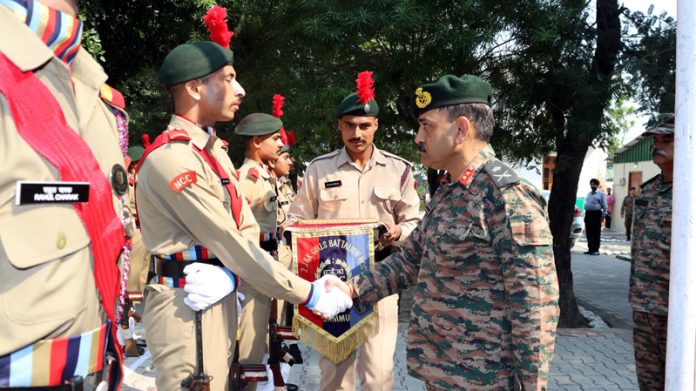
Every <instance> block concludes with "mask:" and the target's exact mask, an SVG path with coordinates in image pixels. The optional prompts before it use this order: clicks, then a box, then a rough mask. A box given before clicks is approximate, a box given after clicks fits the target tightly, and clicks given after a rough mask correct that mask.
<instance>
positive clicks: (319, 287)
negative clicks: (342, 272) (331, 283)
mask: <svg viewBox="0 0 696 391" xmlns="http://www.w3.org/2000/svg"><path fill="white" fill-rule="evenodd" d="M332 279H333V280H338V281H340V279H339V278H338V277H336V276H334V275H332V274H326V275H324V276H322V277H321V278H320V279H318V280H316V281H314V282H313V283H312V287H313V289H312V297H310V298H309V300H308V301H307V303H306V304H305V305H306V306H307V308H309V309H310V310H313V311H317V312H320V313H322V314H323V315H324V316H326V317H328V318H333V317H334V316H336V315H338V314H340V313H341V312H343V311H345V310H347V309H350V308H352V307H353V300H352V299H351V298H350V297H348V295H347V294H345V292H343V291H342V290H341V289H340V288H336V287H332V288H331V290H330V291H329V292H327V291H326V281H328V280H332ZM341 283H342V282H341Z"/></svg>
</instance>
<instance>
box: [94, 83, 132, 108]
mask: <svg viewBox="0 0 696 391" xmlns="http://www.w3.org/2000/svg"><path fill="white" fill-rule="evenodd" d="M99 97H100V98H101V99H102V100H103V101H104V102H106V103H108V104H110V105H111V106H114V107H117V108H119V109H121V110H125V109H126V99H125V98H124V97H123V94H121V92H119V90H117V89H115V88H113V87H111V86H110V85H108V84H106V83H104V84H102V86H101V87H100V88H99Z"/></svg>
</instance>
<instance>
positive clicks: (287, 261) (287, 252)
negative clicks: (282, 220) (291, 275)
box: [277, 243, 292, 325]
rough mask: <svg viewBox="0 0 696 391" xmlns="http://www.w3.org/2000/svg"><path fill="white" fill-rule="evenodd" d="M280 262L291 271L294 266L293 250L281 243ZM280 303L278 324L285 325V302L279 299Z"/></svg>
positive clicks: (279, 247)
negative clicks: (291, 266)
mask: <svg viewBox="0 0 696 391" xmlns="http://www.w3.org/2000/svg"><path fill="white" fill-rule="evenodd" d="M278 261H279V262H280V264H281V265H283V266H285V267H286V268H288V270H289V269H290V265H291V264H292V249H290V247H288V246H286V245H284V244H282V243H280V244H279V245H278ZM277 301H278V324H279V325H284V324H286V322H285V308H284V307H285V302H284V301H283V300H280V299H277Z"/></svg>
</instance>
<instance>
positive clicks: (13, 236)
mask: <svg viewBox="0 0 696 391" xmlns="http://www.w3.org/2000/svg"><path fill="white" fill-rule="evenodd" d="M0 37H3V38H2V39H0V52H2V53H3V54H4V55H5V56H7V57H8V58H9V59H10V61H12V62H14V63H15V64H16V65H17V66H18V67H19V68H20V69H22V70H25V71H33V72H34V74H35V75H36V76H37V77H38V78H39V79H40V80H41V81H42V82H43V83H44V84H45V85H46V86H47V87H48V89H49V90H50V91H51V92H52V93H53V95H54V96H55V98H56V99H57V101H58V103H59V105H60V107H61V108H62V110H63V115H64V117H65V120H66V121H67V124H68V125H69V126H70V127H71V128H72V129H74V130H75V131H76V132H78V133H79V134H80V136H81V137H82V138H83V139H84V140H85V142H86V143H87V144H88V145H89V147H90V149H91V151H92V153H93V154H94V157H95V158H96V160H97V162H98V163H99V166H100V168H101V171H102V172H103V173H104V176H105V177H106V178H107V179H108V178H109V173H110V171H111V168H112V167H113V166H114V165H116V164H120V165H123V164H124V162H123V155H122V154H121V151H120V149H119V146H118V131H117V128H116V120H115V118H114V115H113V113H112V112H111V110H110V109H109V108H108V106H107V105H106V104H105V103H104V102H103V101H102V100H101V99H100V98H99V89H100V87H101V86H102V84H104V82H105V81H106V79H107V76H106V74H105V73H104V71H103V70H102V68H101V66H99V64H98V63H97V62H96V61H95V60H94V59H93V58H92V57H90V55H89V54H88V53H87V52H86V51H85V50H84V49H80V50H79V52H78V54H77V56H76V57H75V59H74V61H73V63H72V72H71V70H70V69H69V68H68V66H67V65H66V64H65V63H64V62H63V61H61V60H60V59H58V58H57V57H55V56H54V55H53V52H52V51H51V50H49V49H48V48H47V47H46V45H44V43H43V42H42V41H41V40H40V39H39V38H38V37H37V36H36V35H35V34H34V33H33V32H32V31H31V30H29V28H28V27H27V26H25V25H24V24H22V23H21V22H20V21H19V20H17V18H16V17H15V16H13V15H12V14H11V13H10V12H9V11H8V10H7V9H6V8H4V7H2V6H0ZM46 131H47V132H50V131H51V129H50V127H47V128H46ZM20 180H30V181H51V182H55V181H59V180H60V178H59V175H58V171H57V170H56V169H55V168H54V167H53V166H51V165H50V164H48V163H47V162H46V161H45V160H44V159H43V158H42V157H41V156H39V155H38V154H37V153H36V152H35V151H34V150H33V149H32V148H31V147H30V146H29V145H28V144H27V143H26V142H24V140H23V139H22V138H21V137H20V136H19V134H18V133H17V129H16V127H15V123H14V120H13V118H12V116H11V114H10V108H9V106H8V103H7V100H6V99H5V97H4V96H2V95H0V276H2V278H0V325H1V326H0V356H2V355H5V354H7V353H10V352H12V351H15V350H17V349H19V348H22V347H24V346H26V345H29V344H31V343H33V342H35V341H37V340H39V339H42V338H55V337H60V336H76V335H79V334H81V333H82V332H85V331H88V330H92V329H94V328H96V327H98V326H99V325H100V324H101V323H102V315H101V314H100V305H99V299H98V296H97V290H96V287H95V283H94V276H93V271H92V257H91V252H90V247H89V244H90V237H89V235H88V234H87V231H86V229H85V227H84V225H83V224H82V221H81V220H80V218H79V216H78V215H77V213H76V211H75V208H74V206H73V205H72V204H39V205H22V206H17V205H15V188H16V183H17V181H20ZM113 201H114V209H115V210H116V214H117V215H118V216H122V215H123V213H124V210H125V211H126V213H127V206H124V207H122V206H121V205H120V202H119V200H118V199H117V197H116V195H115V194H114V197H113ZM126 205H127V200H126ZM125 228H126V232H129V231H130V230H131V229H132V227H131V226H128V227H125ZM114 262H116V260H114Z"/></svg>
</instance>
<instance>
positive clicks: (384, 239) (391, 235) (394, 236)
mask: <svg viewBox="0 0 696 391" xmlns="http://www.w3.org/2000/svg"><path fill="white" fill-rule="evenodd" d="M384 225H386V226H387V233H385V234H383V235H379V242H380V243H381V244H382V245H383V246H388V245H390V244H392V243H394V242H395V241H397V240H399V238H400V237H401V226H399V224H394V225H391V224H389V223H384Z"/></svg>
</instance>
